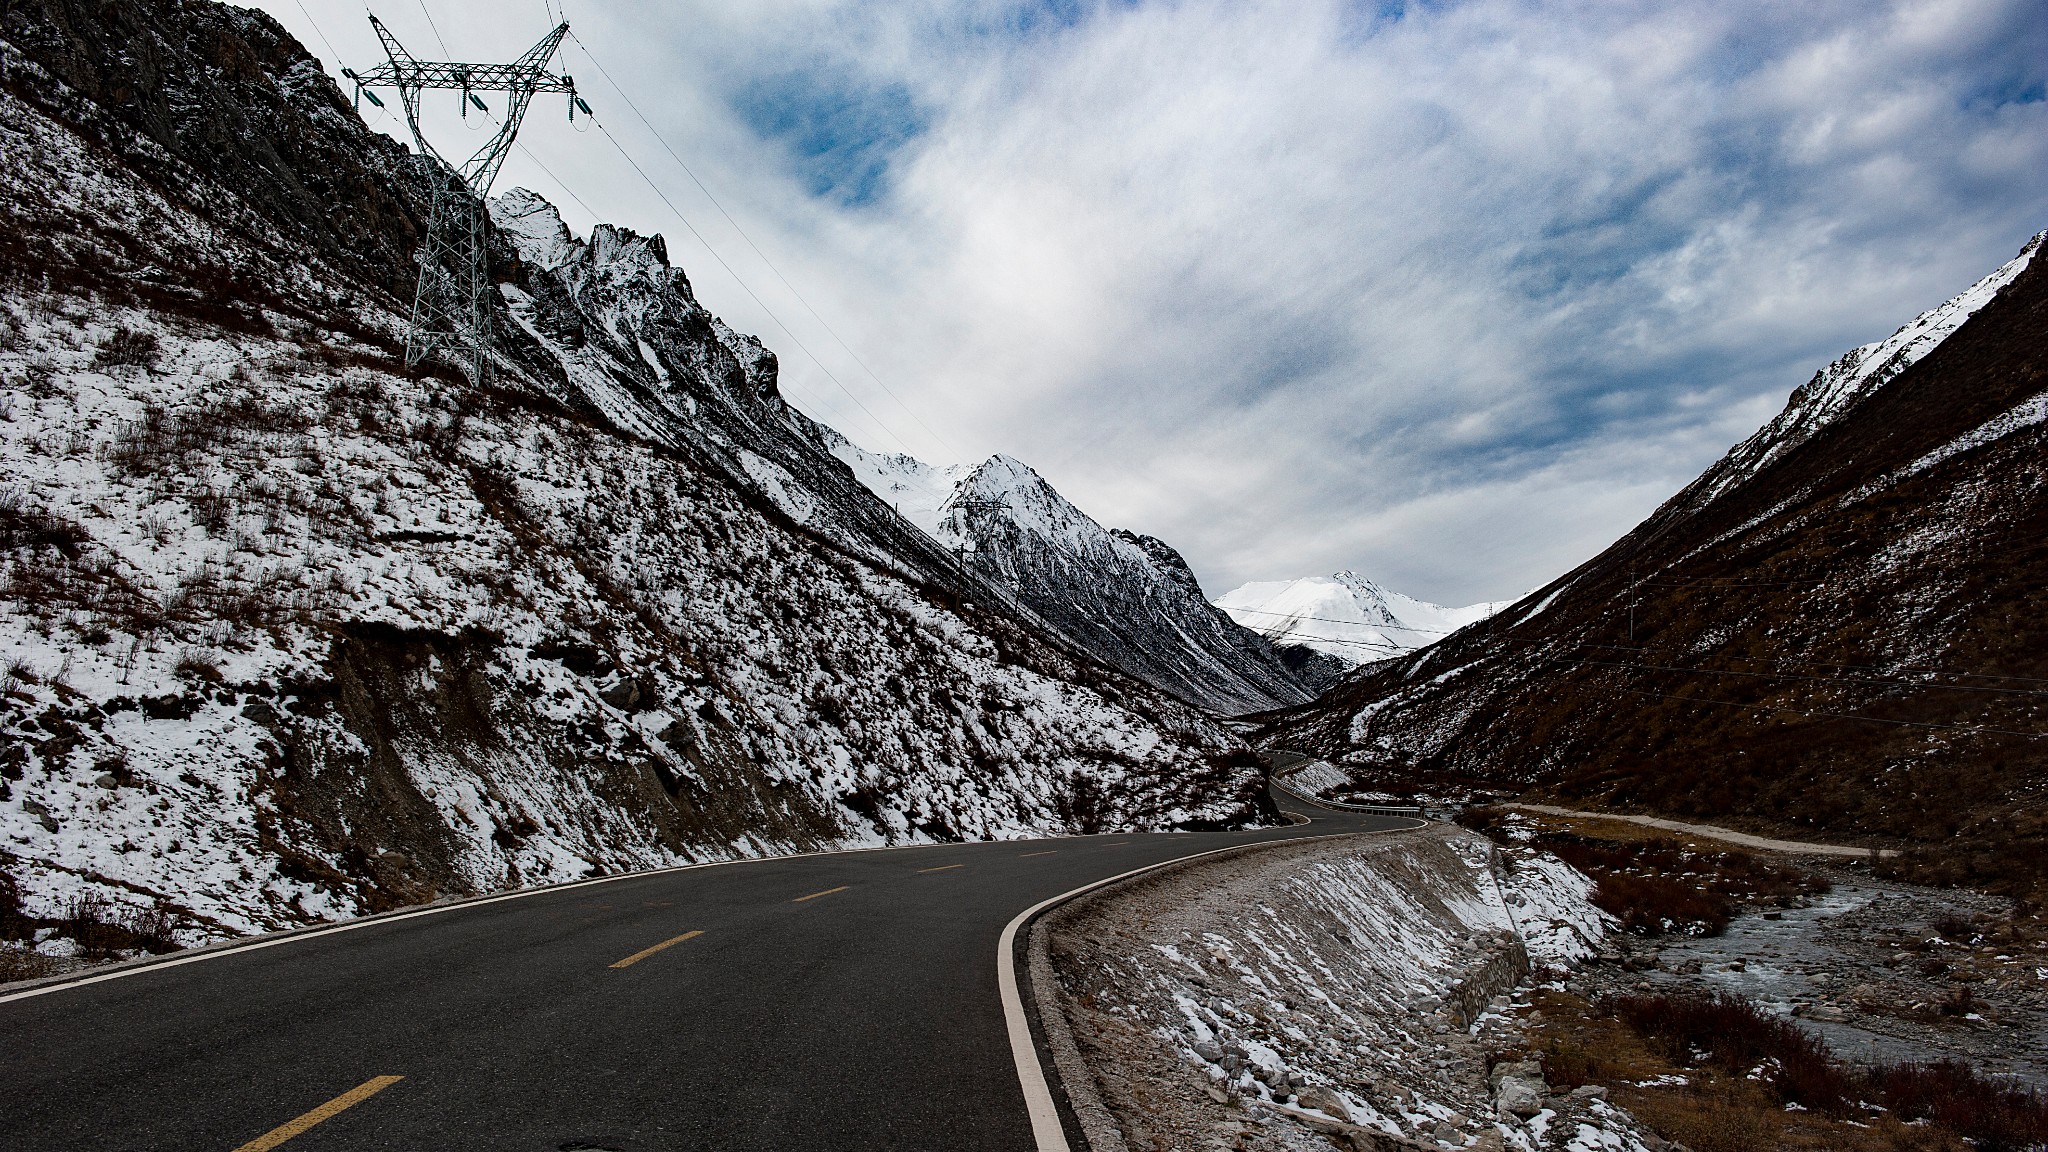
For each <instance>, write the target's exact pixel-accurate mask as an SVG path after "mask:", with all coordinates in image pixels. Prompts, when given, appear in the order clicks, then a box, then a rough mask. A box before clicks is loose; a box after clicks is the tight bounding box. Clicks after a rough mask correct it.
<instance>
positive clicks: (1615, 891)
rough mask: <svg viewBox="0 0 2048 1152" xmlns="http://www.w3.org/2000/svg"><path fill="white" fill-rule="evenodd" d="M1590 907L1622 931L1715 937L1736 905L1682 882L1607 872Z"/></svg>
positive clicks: (1715, 894)
mask: <svg viewBox="0 0 2048 1152" xmlns="http://www.w3.org/2000/svg"><path fill="white" fill-rule="evenodd" d="M1593 903H1594V904H1596V905H1598V906H1599V907H1600V908H1601V909H1602V910H1603V911H1606V912H1611V913H1613V914H1614V916H1615V917H1616V918H1617V919H1619V920H1620V921H1621V926H1622V928H1623V929H1625V930H1627V931H1630V932H1637V933H1641V934H1643V935H1656V934H1658V933H1663V932H1684V933H1688V934H1693V935H1701V936H1714V935H1718V934H1719V933H1720V932H1721V930H1722V929H1724V928H1726V927H1728V921H1730V920H1731V919H1734V916H1735V901H1734V900H1733V899H1731V898H1729V897H1728V896H1726V895H1723V894H1722V893H1719V892H1710V891H1706V890H1703V889H1701V888H1699V887H1698V886H1697V885H1695V884H1693V883H1689V882H1687V881H1685V880H1676V879H1672V878H1670V877H1667V876H1637V875H1631V874H1629V873H1626V872H1610V873H1608V874H1607V875H1605V876H1601V877H1600V879H1599V883H1598V884H1597V885H1596V886H1595V887H1594V889H1593Z"/></svg>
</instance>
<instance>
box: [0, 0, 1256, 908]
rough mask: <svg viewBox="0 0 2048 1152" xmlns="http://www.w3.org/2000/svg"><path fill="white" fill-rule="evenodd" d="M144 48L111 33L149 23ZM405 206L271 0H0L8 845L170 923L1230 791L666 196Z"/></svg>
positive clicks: (1203, 808) (1031, 821) (1150, 808)
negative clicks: (694, 232)
mask: <svg viewBox="0 0 2048 1152" xmlns="http://www.w3.org/2000/svg"><path fill="white" fill-rule="evenodd" d="M137 61H141V62H144V64H146V66H139V65H138V64H137V63H136V62H137ZM426 204H427V198H426V194H425V188H424V186H423V184H422V183H421V182H420V180H419V178H418V176H417V169H416V168H415V167H414V165H413V164H412V163H411V160H410V158H409V157H408V156H407V155H406V153H405V150H404V149H403V148H401V147H399V146H398V145H396V144H394V143H393V142H392V141H390V140H389V139H387V138H385V137H382V136H379V135H376V134H373V133H371V132H369V131H368V130H367V129H366V128H364V127H363V125H362V123H361V121H360V120H359V119H358V118H357V117H356V116H355V115H354V114H353V113H352V112H351V110H350V107H349V103H348V100H347V98H346V97H345V96H344V95H343V94H342V92H341V91H340V90H339V89H338V88H337V87H336V86H335V85H334V83H333V82H332V80H331V79H330V78H329V77H327V76H326V75H325V74H324V73H323V72H322V71H321V69H320V66H319V64H318V63H317V61H315V60H314V59H313V58H312V57H311V56H310V55H308V54H307V53H306V52H305V51H304V49H303V48H302V47H300V46H299V45H298V44H297V43H296V42H294V41H293V40H292V39H291V38H290V37H289V36H288V35H287V34H286V33H285V32H284V31H283V30H282V29H281V28H279V27H278V26H277V25H276V24H275V22H273V21H271V20H270V19H269V18H267V17H265V16H263V15H261V14H258V13H254V12H248V11H243V10H238V9H234V8H229V7H226V6H222V5H216V4H210V3H202V2H197V0H193V2H187V3H181V4H175V5H173V4H144V3H135V2H127V0H121V2H116V3H108V4H97V5H77V4H66V5H58V4H54V3H52V4H42V3H34V2H30V3H15V4H10V5H7V6H6V7H5V9H4V11H0V653H4V654H5V658H4V661H0V873H4V876H0V881H12V882H14V883H16V884H18V886H19V888H20V890H21V891H22V892H23V894H24V895H25V897H26V899H27V900H28V902H29V905H30V909H31V911H32V912H33V913H34V914H37V915H49V914H52V913H53V912H54V910H55V909H57V908H58V907H59V906H61V904H62V903H63V902H64V901H66V900H68V899H70V898H71V897H73V896H75V895H77V894H79V893H81V892H84V891H88V890H90V891H92V892H95V893H98V894H100V895H103V896H105V897H108V898H110V899H112V900H114V901H116V902H117V903H126V904H130V905H133V904H136V903H147V902H150V901H152V900H156V901H162V902H163V903H164V904H165V906H166V907H168V908H169V909H171V910H172V911H173V912H174V913H175V914H176V915H177V916H178V917H179V918H180V922H181V925H182V928H181V931H183V932H184V933H185V934H186V935H187V936H188V938H189V937H190V936H191V935H194V934H199V933H204V932H216V931H232V930H246V929H249V928H254V927H265V926H278V925H285V924H292V923H299V922H303V921H306V920H310V919H317V918H323V917H330V916H336V915H345V914H350V913H354V912H360V911H365V910H374V909H379V908H385V907H390V906H393V905H397V904H403V903H409V902H414V901H419V900H424V899H429V898H432V897H434V896H435V895H437V894H457V893H466V892H477V891H483V890H489V889H492V888H498V887H503V886H511V885H519V884H524V883H531V882H535V881H539V880H546V879H556V878H563V877H573V876H580V875H585V874H590V873H593V872H600V871H608V870H616V869H623V868H630V867H638V866H646V865H652V864H660V863H667V862H674V861H681V860H691V859H705V858H718V857H728V856H732V855H736V854H738V855H744V854H752V853H763V852H771V851H781V850H788V849H792V848H800V847H810V846H819V845H831V844H848V843H866V842H873V843H880V842H885V841H900V840H905V839H910V840H918V839H948V838H955V837H969V838H974V837H1004V836H1016V835H1023V834H1027V833H1035V832H1043V831H1055V830H1073V831H1092V830H1101V829H1111V828H1136V827H1148V828H1156V827H1167V826H1173V825H1176V824H1185V823H1189V822H1230V821H1242V820H1246V819H1255V818H1256V815H1255V810H1254V808H1253V807H1252V806H1251V805H1252V804H1253V802H1254V797H1255V795H1256V790H1257V772H1256V769H1255V767H1254V761H1253V759H1252V757H1251V756H1250V755H1249V753H1248V752H1247V750H1246V749H1245V748H1244V746H1243V745H1242V743H1241V742H1239V741H1238V740H1237V739H1236V738H1235V737H1233V736H1232V735H1230V734H1229V733H1228V732H1226V731H1224V730H1222V729H1221V728H1220V727H1218V726H1217V725H1216V724H1215V723H1214V722H1212V720H1211V719H1210V718H1209V717H1207V716H1205V715H1203V714H1202V713H1200V712H1199V711H1197V710H1196V709H1194V708H1192V707H1190V706H1188V705H1187V704H1185V703H1183V702H1182V701H1180V700H1178V699H1176V698H1174V697H1173V696H1171V695H1169V694H1167V693H1165V692H1161V691H1159V690H1157V689H1155V688H1153V687H1152V686H1150V685H1149V684H1147V683H1145V682H1143V681H1141V680H1137V679H1133V678H1131V677H1129V676H1127V675H1125V674H1123V673H1121V672H1119V671H1117V670H1116V669H1114V668H1112V667H1109V666H1106V665H1104V664H1102V663H1100V662H1098V661H1096V660H1095V659H1093V658H1092V657H1090V656H1089V655H1088V654H1087V653H1086V652H1085V651H1084V650H1082V649H1081V648H1079V647H1078V646H1076V645H1075V644H1073V643H1072V642H1070V641H1069V640H1068V639H1067V638H1066V637H1065V636H1064V635H1063V634H1061V633H1059V632H1058V631H1056V630H1053V629H1050V628H1048V627H1046V626H1044V625H1043V623H1042V622H1041V621H1040V620H1039V619H1038V618H1037V617H1036V615H1035V614H1034V613H1033V612H1032V611H1031V610H1030V609H1029V608H1028V607H1025V606H1023V605H1022V604H1021V603H1020V602H1019V600H1018V599H1017V597H1016V596H1015V595H1014V594H1013V593H1012V592H1010V591H1009V589H1008V588H1007V587H1006V586H1005V585H1004V584H1003V583H1001V582H1000V581H996V580H991V579H988V578H987V577H985V576H983V575H982V574H981V573H980V572H978V571H976V570H975V569H973V568H972V567H970V566H967V565H963V564H961V563H960V562H959V560H958V559H957V558H956V557H954V556H953V555H952V554H950V553H949V552H948V551H947V550H946V549H945V548H943V547H941V546H940V545H939V544H938V543H937V542H936V541H934V540H933V539H932V538H931V537H930V536H928V535H927V534H925V533H924V532H921V531H919V530H918V529H917V528H916V527H914V526H913V525H911V524H910V523H909V522H907V521H906V520H905V519H904V518H903V517H901V516H899V515H897V514H896V513H895V512H893V511H892V510H891V509H890V508H889V506H888V505H887V504H885V503H884V502H882V501H881V500H879V499H877V498H876V497H875V496H874V495H873V494H872V493H871V492H870V491H869V490H868V489H867V488H866V487H865V486H863V485H862V484H861V483H860V482H859V481H857V480H856V479H855V478H854V477H853V476H852V474H851V473H850V472H849V471H848V470H847V468H846V467H845V466H844V465H843V464H841V463H840V462H839V461H838V460H836V459H834V458H833V457H832V456H831V455H830V454H829V453H827V452H826V451H824V449H823V448H822V447H821V446H820V444H819V442H818V439H817V437H816V433H815V428H814V426H813V425H811V423H810V422H809V421H808V420H806V419H804V418H803V417H802V416H801V415H800V414H798V413H796V412H794V411H793V410H792V409H790V408H789V407H788V406H787V405H786V404H784V402H783V401H782V399H781V397H780V395H779V394H778V392H777V386H776V360H775V357H774V355H773V354H772V353H770V352H769V351H768V350H766V349H765V348H763V347H762V346H761V344H760V343H759V342H758V341H756V340H754V339H753V338H752V337H749V336H745V335H742V334H739V333H736V332H734V331H733V330H731V329H730V328H729V327H727V326H726V325H725V324H723V323H722V322H721V321H719V319H718V318H717V317H715V316H713V315H711V314H710V313H709V312H708V311H707V310H706V309H705V308H704V307H703V306H702V305H701V304H699V303H698V302H697V301H696V299H695V298H694V296H693V294H692V292H691V289H690V285H689V282H688V280H687V279H686V278H685V276H684V275H683V273H682V271H681V270H680V269H676V268H674V267H672V266H670V265H669V263H668V261H667V258H666V253H665V250H664V246H663V244H662V242H661V239H660V237H658V236H640V235H637V234H635V233H633V232H631V231H629V230H626V229H623V228H615V227H611V226H604V225H601V226H599V227H597V228H596V229H595V230H594V231H593V232H592V234H591V235H589V236H587V237H579V236H575V235H572V234H571V233H570V232H569V230H568V229H567V228H565V227H563V226H562V223H561V220H560V218H559V217H558V216H557V215H556V214H555V212H554V211H553V209H552V208H551V207H550V206H548V205H547V204H546V203H545V202H544V201H543V200H541V199H540V198H539V197H538V196H535V195H533V194H531V193H525V192H520V191H517V190H515V191H513V192H509V193H507V194H506V195H505V196H503V197H501V198H500V199H498V200H497V201H496V202H495V203H494V204H492V205H491V215H492V219H493V220H494V221H495V224H496V232H495V237H494V240H493V245H494V247H493V251H492V253H491V267H492V272H493V279H494V281H495V282H496V285H497V288H498V292H499V299H500V301H501V302H502V307H501V308H500V309H499V311H498V315H497V317H496V326H497V332H498V337H497V344H496V352H497V356H498V361H497V363H496V365H495V370H494V375H493V377H492V379H491V381H490V382H489V383H488V385H487V386H483V387H477V386H474V385H472V384H471V383H469V382H467V381H464V380H463V379H462V378H461V377H459V376H457V375H455V374H453V373H451V372H448V371H446V370H442V369H430V370H426V371H411V370H408V369H407V368H406V367H405V364H404V362H403V357H402V351H403V340H402V337H401V332H402V325H403V320H404V317H405V315H406V311H407V307H408V304H409V300H410V296H411V291H412V281H413V277H414V269H413V266H412V264H411V258H412V253H413V251H414V250H415V248H416V247H417V245H418V241H419V237H420V233H421V231H422V227H423V225H422V221H423V219H424V210H425V207H426Z"/></svg>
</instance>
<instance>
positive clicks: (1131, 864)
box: [0, 797, 1413, 1152]
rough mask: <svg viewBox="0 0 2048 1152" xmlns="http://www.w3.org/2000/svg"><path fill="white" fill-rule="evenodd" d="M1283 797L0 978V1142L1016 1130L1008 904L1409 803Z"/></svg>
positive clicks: (595, 887)
mask: <svg viewBox="0 0 2048 1152" xmlns="http://www.w3.org/2000/svg"><path fill="white" fill-rule="evenodd" d="M1281 805H1282V807H1283V808H1287V809H1293V810H1297V811H1306V812H1309V814H1310V815H1312V817H1313V822H1312V823H1311V824H1308V825H1305V826H1298V827H1290V828H1270V829H1260V830H1256V831H1251V832H1236V833H1231V832H1217V833H1175V834H1160V835H1114V836H1092V837H1064V838H1059V839H1051V840H1035V841H1007V842H1002V843H994V844H957V845H937V846H925V847H917V848H904V849H891V850H884V851H868V852H844V853H833V854H828V855H819V856H806V857H790V858H782V859H772V860H758V861H748V862H744V863H737V864H729V865H719V866H714V867H704V868H693V869H687V870H681V871H671V872H663V873H653V874H644V875H636V876H629V877H622V878H619V879H616V880H609V881H606V882H602V883H597V884H590V885H584V886H575V887H567V888H564V889H555V890H542V891H539V892H536V893H533V894H531V895H526V896H522V897H520V898H516V899H510V900H499V901H496V902H478V903H472V904H466V905H458V906H454V907H451V908H448V909H446V910H443V911H439V912H436V913H434V914H431V915H425V916H418V917H414V918H410V919H391V920H382V921H376V922H372V923H369V924H365V925H363V926H361V927H359V928H356V929H354V930H351V931H345V932H335V933H329V934H322V935H312V936H309V937H305V938H299V939H292V940H288V941H286V942H283V943H280V944H278V945H277V946H274V947H268V948H260V949H252V950H245V951H229V952H226V953H223V954H220V955H217V956H213V957H211V958H208V959H205V960H203V961H200V962H197V963H188V964H184V965H179V966H172V967H149V968H143V969H141V970H139V971H135V972H134V973H133V974H132V975H128V976H125V977H122V978H119V979H112V980H105V981H102V982H99V983H92V984H85V985H74V986H66V987H63V988H61V989H59V990H56V991H52V992H49V993H47V994H43V995H38V996H32V997H28V998H21V999H13V1000H8V999H7V998H6V997H5V996H4V995H0V1148H4V1149H9V1150H14V1149H21V1150H28V1149H34V1150H36V1152H57V1150H65V1149H81V1150H82V1149H93V1150H95V1152H127V1150H141V1149H161V1150H165V1152H171V1150H176V1152H209V1150H219V1152H232V1150H235V1149H241V1148H244V1147H245V1146H249V1145H251V1143H252V1142H255V1147H257V1148H269V1147H282V1148H284V1149H286V1152H324V1150H338V1149H351V1150H353V1149H372V1148H379V1149H381V1148H389V1149H404V1150H406V1152H425V1150H451V1152H454V1150H460V1152H470V1150H490V1152H562V1150H566V1149H598V1148H603V1149H615V1150H620V1152H626V1150H631V1152H639V1150H643V1149H645V1150H654V1149H662V1150H667V1149H777V1150H789V1149H829V1150H833V1152H845V1150H852V1149H884V1148H903V1149H920V1150H925V1149H974V1150H977V1152H991V1150H1008V1149H1015V1150H1018V1152H1028V1150H1030V1149H1032V1148H1033V1147H1034V1144H1033V1139H1032V1133H1031V1127H1030V1123H1029V1121H1028V1120H1027V1117H1026V1111H1025V1102H1024V1095H1023V1090H1022V1089H1021V1087H1020V1086H1019V1081H1018V1073H1017V1070H1016V1065H1015V1063H1014V1061H1013V1057H1012V1053H1011V1051H1010V1046H1009V1042H1008V1039H1007V1037H1006V1032H1005V1024H1004V1016H1003V1010H1002V1006H1001V1004H1000V1002H999V999H998V995H997V973H996V946H997V940H998V938H999V935H1000V933H1001V932H1002V929H1003V927H1004V925H1005V924H1007V923H1008V922H1009V921H1010V919H1011V918H1012V917H1014V916H1016V915H1018V914H1019V913H1020V912H1022V911H1024V910H1025V909H1027V908H1029V907H1031V906H1032V905H1034V904H1036V903H1038V902H1040V901H1042V900H1046V899H1048V898H1051V897H1054V896H1057V895H1059V894H1060V893H1063V892H1067V891H1069V890H1072V889H1074V888H1077V887H1080V886H1082V885H1085V884H1088V883H1091V882H1093V881H1096V880H1100V879H1103V878H1106V877H1109V876H1114V875H1117V874H1119V873H1122V872H1126V871H1129V870H1131V869H1134V868H1141V867H1144V866H1146V865H1148V864H1154V863H1159V862H1162V861H1166V860H1171V859H1175V858H1178V857H1181V856H1186V855H1190V854H1192V853H1196V852H1202V851H1206V850H1209V849H1212V848H1219V847H1225V846H1228V845H1233V844H1242V843H1249V842H1256V841H1267V840H1276V839H1292V838H1296V837H1301V836H1313V835H1325V834H1329V833H1333V832H1348V831H1376V830H1385V829H1389V828H1398V827H1412V826H1413V822H1412V821H1406V820H1402V819H1399V818H1391V817H1373V816H1365V815H1360V814H1357V813H1349V812H1341V813H1340V812H1335V811H1330V810H1325V809H1313V810H1311V809H1310V808H1309V806H1308V805H1305V804H1302V803H1301V802H1299V801H1297V800H1294V799H1293V798H1291V797H1281ZM689 933H695V934H696V935H689V936H687V938H684V939H677V938H678V937H684V936H685V934H689ZM671 941H672V943H669V945H668V946H667V947H665V948H661V949H660V950H658V951H652V952H649V951H648V950H649V949H653V948H655V947H656V946H657V945H661V944H663V943H664V942H671ZM643 953H644V954H643ZM635 956H639V958H638V959H634V960H632V962H631V963H628V964H626V965H625V966H623V967H620V966H618V965H619V964H620V962H622V961H625V960H627V959H628V958H630V957H635ZM380 1077H381V1078H387V1079H383V1080H380V1079H379V1078H380ZM392 1077H399V1078H401V1079H395V1080H394V1079H388V1078H392ZM351 1092H355V1095H354V1096H349V1095H348V1094H349V1093H351ZM323 1105H327V1106H328V1107H327V1109H326V1111H325V1114H324V1115H323V1114H322V1112H321V1111H320V1109H321V1108H322V1106H323ZM309 1112H313V1113H314V1115H315V1116H316V1117H320V1118H319V1119H317V1120H316V1121H315V1122H312V1123H309V1124H308V1123H306V1122H305V1121H301V1123H302V1124H304V1125H305V1126H304V1127H302V1128H301V1129H299V1130H297V1131H296V1132H295V1133H294V1132H292V1131H290V1130H289V1129H287V1132H286V1133H285V1134H284V1138H282V1139H280V1138H279V1137H278V1135H277V1134H276V1131H277V1129H279V1128H280V1126H286V1125H288V1124H289V1123H290V1122H291V1121H293V1120H294V1119H295V1118H299V1117H302V1116H304V1115H305V1114H307V1113H309ZM266 1136H268V1137H269V1139H270V1140H272V1141H274V1142H273V1143H265V1142H264V1139H265V1138H266ZM251 1152H254V1149H251Z"/></svg>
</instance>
